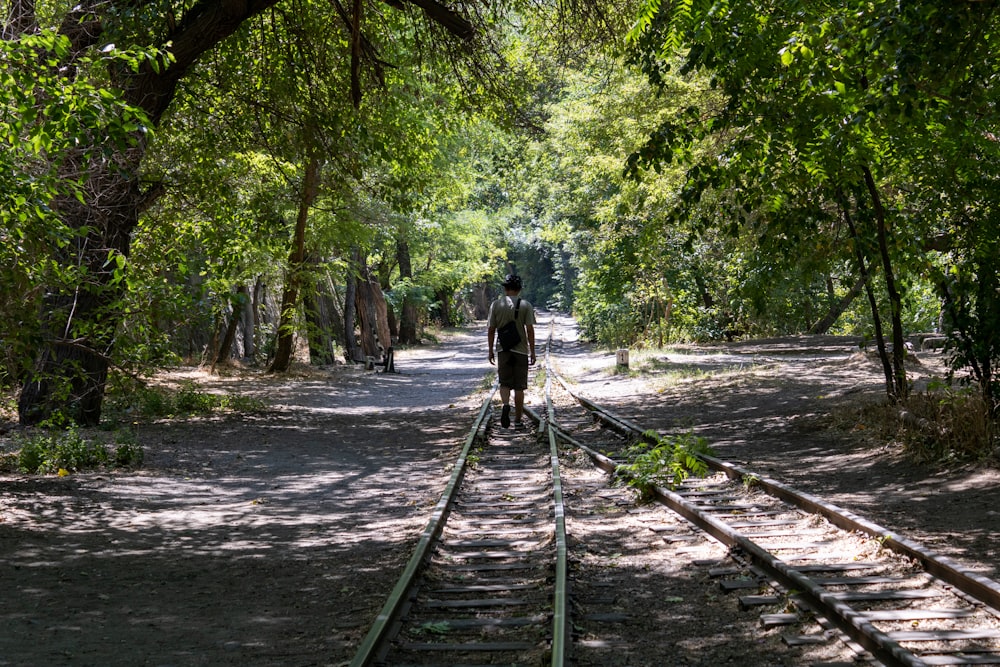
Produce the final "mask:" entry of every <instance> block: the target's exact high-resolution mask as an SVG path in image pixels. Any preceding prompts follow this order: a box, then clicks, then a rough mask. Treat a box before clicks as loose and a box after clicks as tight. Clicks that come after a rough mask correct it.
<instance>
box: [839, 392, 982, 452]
mask: <svg viewBox="0 0 1000 667" xmlns="http://www.w3.org/2000/svg"><path fill="white" fill-rule="evenodd" d="M856 428H868V429H872V430H874V431H875V435H876V437H877V438H878V439H879V440H880V441H882V442H886V443H897V444H898V445H900V446H901V447H902V448H903V451H904V452H905V453H906V454H907V455H908V456H910V457H911V458H912V459H913V460H914V461H916V462H918V463H933V464H940V465H949V464H959V463H966V462H973V461H985V460H987V459H989V458H991V457H995V456H996V454H997V451H996V449H997V443H996V426H995V424H994V422H993V420H991V419H990V415H989V409H988V408H987V406H986V403H985V401H984V400H983V397H982V395H981V394H980V393H979V392H977V391H975V390H974V389H972V388H953V387H932V388H931V389H930V390H928V391H927V392H920V393H915V394H912V395H911V396H910V397H909V398H908V399H907V401H906V404H905V405H894V404H891V403H888V402H880V403H878V404H873V405H868V406H865V407H863V408H861V410H860V413H859V415H858V426H857V427H856Z"/></svg>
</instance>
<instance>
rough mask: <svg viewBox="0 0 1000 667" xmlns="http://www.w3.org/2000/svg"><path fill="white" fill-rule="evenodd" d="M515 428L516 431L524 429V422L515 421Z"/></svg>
mask: <svg viewBox="0 0 1000 667" xmlns="http://www.w3.org/2000/svg"><path fill="white" fill-rule="evenodd" d="M514 430H515V431H523V430H524V422H514Z"/></svg>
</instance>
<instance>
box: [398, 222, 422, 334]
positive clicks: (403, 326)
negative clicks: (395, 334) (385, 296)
mask: <svg viewBox="0 0 1000 667" xmlns="http://www.w3.org/2000/svg"><path fill="white" fill-rule="evenodd" d="M396 261H397V262H398V263H399V277H400V278H401V279H402V281H403V282H404V283H405V284H406V297H405V298H404V299H403V307H402V309H401V312H400V317H399V342H400V344H402V345H415V344H417V343H419V342H420V338H419V337H418V336H417V306H416V302H415V299H414V298H413V295H412V294H411V293H410V292H411V290H412V286H413V262H412V261H411V260H410V244H409V243H407V242H406V240H405V239H402V238H400V239H399V240H398V241H396Z"/></svg>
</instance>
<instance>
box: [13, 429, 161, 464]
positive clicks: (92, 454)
mask: <svg viewBox="0 0 1000 667" xmlns="http://www.w3.org/2000/svg"><path fill="white" fill-rule="evenodd" d="M13 449H14V450H15V452H14V453H11V454H10V455H7V456H5V457H4V460H5V465H4V466H3V467H4V468H5V469H16V470H18V471H20V472H23V473H26V474H29V475H33V474H52V473H58V474H66V473H70V472H80V471H82V470H90V469H95V468H132V467H137V466H139V465H141V464H142V461H143V455H144V452H143V449H142V447H141V446H139V444H138V443H136V441H135V435H134V434H132V433H131V432H120V434H119V436H118V438H117V442H116V444H115V445H114V446H113V447H109V446H108V445H105V444H103V443H100V442H94V441H91V440H87V439H86V438H84V437H83V436H82V435H81V434H80V432H79V430H78V429H77V428H76V427H75V426H71V427H69V428H67V429H65V430H60V431H39V432H37V433H33V434H32V435H25V436H19V437H17V438H15V439H14V441H13Z"/></svg>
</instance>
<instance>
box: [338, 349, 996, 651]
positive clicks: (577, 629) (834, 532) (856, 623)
mask: <svg viewBox="0 0 1000 667" xmlns="http://www.w3.org/2000/svg"><path fill="white" fill-rule="evenodd" d="M550 349H551V347H550ZM551 362H552V356H551V354H550V355H547V357H546V373H545V378H546V407H545V409H544V410H538V411H531V410H529V416H530V417H531V418H532V419H533V420H534V421H535V423H536V425H537V431H532V430H528V431H511V430H506V429H505V430H503V431H494V430H493V429H492V428H491V419H490V417H491V415H492V409H493V408H492V403H493V397H494V393H491V394H490V396H489V397H488V398H487V399H486V400H485V401H484V403H483V405H482V408H481V409H480V412H479V415H478V417H477V419H476V421H475V423H474V425H473V427H472V429H471V430H470V433H469V435H468V437H467V440H466V443H465V446H464V447H463V449H462V452H461V454H460V456H459V458H458V461H457V462H456V464H455V466H454V470H453V474H452V478H451V480H450V481H449V483H448V485H447V487H446V490H445V492H444V494H443V495H442V498H441V500H440V501H439V502H438V505H437V506H436V507H435V510H434V512H433V515H432V517H431V520H430V522H429V524H428V526H427V528H426V529H425V530H424V533H423V534H422V535H421V538H420V540H419V543H418V546H417V549H416V550H415V552H414V554H413V557H412V558H411V560H410V562H409V564H408V565H407V567H406V570H405V571H404V574H403V576H402V577H401V579H400V581H399V583H398V584H397V585H396V587H395V589H394V590H393V592H392V594H391V595H390V597H389V599H388V600H387V602H386V604H385V606H384V607H383V609H382V611H381V613H380V614H379V616H378V618H377V619H376V622H375V623H374V625H373V627H372V629H371V631H370V632H369V633H368V635H367V637H366V638H365V640H364V642H363V643H362V645H361V647H360V649H359V651H358V653H357V655H356V656H355V659H354V661H353V662H352V663H351V664H352V667H361V666H362V665H393V666H394V667H401V666H404V665H449V666H451V667H455V666H458V665H486V664H507V665H552V666H553V667H561V666H562V665H564V664H571V665H580V666H590V665H595V666H596V665H616V664H633V663H630V662H627V660H628V658H627V656H628V655H629V653H630V652H631V651H633V650H634V649H635V648H636V647H637V645H639V644H640V643H642V642H643V641H647V640H649V639H651V638H650V637H648V636H646V637H644V636H642V635H636V634H629V633H628V632H622V631H621V630H622V629H623V628H626V626H630V625H632V624H635V623H636V621H638V620H641V619H638V618H637V617H636V614H634V613H632V611H631V608H630V605H631V604H633V601H634V598H635V596H636V595H637V592H638V591H641V590H642V587H643V586H644V584H643V583H642V582H641V581H638V582H633V583H632V584H631V585H629V586H625V585H623V581H624V580H623V579H622V578H615V577H611V576H600V575H595V574H594V569H593V568H591V569H590V570H586V572H587V573H588V574H586V575H583V574H580V573H577V575H576V576H575V578H573V581H572V586H573V589H572V590H573V598H572V600H571V599H570V596H569V579H570V577H569V576H568V571H569V568H568V566H567V561H570V562H572V561H573V559H574V558H575V559H577V562H578V563H579V561H580V559H581V558H582V556H581V554H582V553H583V552H584V551H586V552H588V554H587V555H588V556H592V555H593V554H595V553H596V552H598V551H599V549H595V548H593V545H588V544H585V543H579V541H578V542H577V543H576V544H575V545H574V546H573V547H572V548H568V547H567V543H566V536H565V514H566V512H567V510H564V508H563V503H562V493H563V490H562V483H561V473H560V466H559V458H560V456H563V457H566V456H574V457H575V456H577V453H580V452H582V453H583V455H585V456H586V457H587V458H589V460H591V461H593V462H594V463H595V464H596V465H597V466H598V467H599V468H601V469H602V470H604V471H607V472H611V473H615V472H616V471H619V472H620V466H623V465H626V466H627V465H628V464H629V463H630V462H631V461H632V460H633V457H634V456H635V455H636V454H637V453H638V452H640V451H642V449H643V447H641V446H637V444H638V443H641V442H643V440H644V439H646V440H651V439H653V438H651V437H650V434H649V433H647V432H646V431H645V430H644V429H643V428H642V427H641V426H639V425H637V424H634V423H631V422H630V421H629V420H627V419H625V418H623V417H621V416H619V415H616V414H614V413H613V412H612V411H610V410H608V409H607V408H605V407H602V406H600V405H598V404H596V403H594V402H592V401H588V400H587V399H586V398H584V397H582V396H579V395H576V394H574V393H573V392H572V391H570V389H569V387H568V386H567V385H566V384H565V383H564V382H562V381H561V379H560V378H559V377H558V374H557V371H556V369H555V367H554V364H552V363H551ZM495 389H496V387H494V392H495ZM655 440H656V441H657V443H658V444H661V443H662V441H661V440H659V438H656V439H655ZM560 445H561V446H562V450H560ZM703 458H704V460H705V462H706V463H707V465H708V466H709V472H708V473H707V474H706V475H705V476H704V477H700V478H689V479H687V480H685V481H684V482H683V483H681V484H680V485H678V486H677V488H675V489H667V488H662V487H656V488H655V489H653V495H654V497H655V499H656V500H657V501H658V502H659V503H660V504H661V505H662V506H663V508H664V509H661V510H659V512H660V513H661V517H660V519H658V520H657V519H652V518H650V520H649V523H648V524H647V525H648V527H649V528H650V529H651V530H650V531H646V532H651V533H652V534H654V535H655V536H656V537H655V539H650V538H649V536H648V535H646V536H639V535H632V536H630V543H629V548H630V549H633V550H635V551H637V552H639V553H646V554H649V555H652V554H653V553H654V550H657V549H659V550H663V549H664V548H665V547H664V544H665V543H666V544H667V545H675V544H685V543H691V544H695V543H709V544H710V545H711V546H712V549H710V550H708V551H709V552H710V553H713V554H714V555H713V556H712V557H711V558H703V559H701V560H694V561H692V563H693V565H694V566H696V567H699V568H703V569H704V571H705V574H706V576H707V577H709V578H710V579H711V581H712V582H713V584H712V586H714V587H715V588H716V590H719V591H722V592H725V593H728V594H731V595H732V596H733V597H735V598H736V600H738V607H739V609H741V610H743V611H742V612H739V613H741V614H742V615H756V616H758V617H759V626H760V627H763V628H765V629H775V628H779V629H780V631H781V633H782V637H783V641H784V643H785V645H786V646H787V647H788V648H787V650H788V652H789V653H788V655H787V656H785V657H778V658H777V659H775V658H774V654H773V653H772V654H770V655H771V657H768V658H764V659H763V662H753V661H752V660H751V661H750V662H746V663H745V664H775V663H776V662H781V663H782V664H795V660H796V655H797V654H796V653H795V652H794V650H795V649H794V647H796V646H803V645H808V646H815V645H817V644H822V643H825V644H836V645H838V646H841V647H842V648H841V649H839V650H834V651H832V652H830V654H831V655H835V656H842V655H844V654H847V655H848V656H849V658H848V660H847V662H845V661H844V660H838V659H836V658H835V659H831V660H829V661H827V662H817V661H811V662H810V663H809V664H811V665H816V666H818V665H823V664H825V665H828V666H830V667H832V666H833V665H844V664H873V665H891V666H895V665H905V666H917V665H988V664H995V665H1000V621H998V615H1000V614H998V612H997V609H1000V585H998V584H997V583H996V582H993V581H991V580H988V579H985V578H982V577H978V576H976V575H975V574H972V573H969V572H966V571H964V570H962V569H961V568H960V567H958V566H957V565H955V564H954V563H952V562H950V561H948V560H947V559H944V558H941V557H938V556H936V555H934V554H933V553H929V552H927V551H925V550H923V549H922V548H921V547H920V546H919V545H917V544H914V543H912V542H910V541H908V540H906V539H905V538H902V537H899V536H896V535H893V534H892V533H891V531H889V530H888V529H886V528H883V527H881V526H878V525H876V524H873V523H870V522H867V521H865V520H864V519H861V518H860V517H857V516H854V515H852V514H851V513H850V512H846V511H844V510H842V509H840V508H837V507H835V506H832V505H829V504H825V503H823V502H822V501H820V500H819V499H816V498H813V497H810V496H807V495H804V494H801V493H798V492H796V491H795V490H793V489H790V488H788V487H785V486H783V485H781V484H780V483H778V482H776V481H773V480H769V479H767V478H766V477H764V476H762V475H758V474H755V473H754V472H753V471H750V470H744V469H742V468H739V467H737V466H734V465H731V464H729V463H727V462H725V461H722V460H719V459H716V458H713V457H710V456H705V457H703ZM605 482H606V478H605V479H604V480H602V481H601V484H602V485H603V484H604V483H605ZM581 492H586V493H597V494H601V493H602V492H601V491H600V490H599V489H598V488H597V487H593V488H589V489H585V490H583V491H581V489H574V490H573V491H571V493H576V494H579V493H581ZM616 493H617V492H616ZM619 495H620V494H619ZM576 498H577V499H579V496H576ZM616 502H617V501H616ZM578 504H581V503H579V501H578ZM630 511H639V509H638V508H636V509H635V510H630ZM642 511H643V512H647V513H648V514H647V516H648V517H652V515H653V514H654V513H655V512H656V511H657V510H655V509H648V506H647V508H644V509H642ZM570 513H572V509H571V510H570ZM597 523H599V519H598V522H597ZM657 544H658V545H659V546H657ZM720 545H721V546H720ZM643 549H646V550H648V551H642V550H643ZM677 553H680V550H679V549H678V551H677ZM618 555H619V554H614V553H612V554H608V555H607V556H606V558H607V561H608V562H607V563H606V565H604V566H601V568H602V569H603V570H604V571H605V572H612V571H615V570H616V569H618V568H617V564H616V561H615V559H616V557H617V556H618ZM583 571H584V570H583V569H582V568H580V570H579V572H583ZM622 576H625V577H627V576H633V575H631V574H628V573H622ZM647 581H652V580H647ZM626 588H628V590H627V591H626V590H625V589H626ZM647 592H648V593H649V594H650V595H653V596H655V597H656V598H658V599H660V600H663V604H669V603H670V601H671V600H672V595H671V590H669V588H667V587H663V588H660V589H657V590H652V591H647ZM570 608H572V613H571V612H570ZM646 609H647V612H648V608H646ZM663 615H664V616H666V617H667V618H669V612H668V611H665V612H664V613H663ZM660 625H662V624H660ZM646 627H649V626H648V625H647V626H646ZM687 631H688V632H692V631H693V632H697V628H694V629H693V630H692V629H689V630H687ZM669 641H672V642H676V641H677V640H676V639H671V640H669ZM843 647H846V648H843ZM647 654H648V651H647ZM623 660H625V661H626V662H623ZM660 662H661V664H670V663H669V660H663V661H660ZM685 664H686V663H685ZM699 664H702V663H699ZM706 664H707V663H706Z"/></svg>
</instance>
